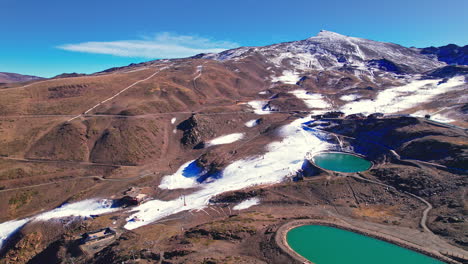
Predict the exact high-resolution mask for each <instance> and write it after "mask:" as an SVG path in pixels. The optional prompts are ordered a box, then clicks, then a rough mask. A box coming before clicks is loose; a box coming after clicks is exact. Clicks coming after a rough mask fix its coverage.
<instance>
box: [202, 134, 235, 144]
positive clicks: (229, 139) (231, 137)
mask: <svg viewBox="0 0 468 264" xmlns="http://www.w3.org/2000/svg"><path fill="white" fill-rule="evenodd" d="M243 138H244V133H232V134H228V135H224V136H220V137H217V138H214V139H212V140H210V141H208V142H207V143H206V146H207V147H210V146H216V145H224V144H231V143H233V142H236V141H239V140H241V139H243Z"/></svg>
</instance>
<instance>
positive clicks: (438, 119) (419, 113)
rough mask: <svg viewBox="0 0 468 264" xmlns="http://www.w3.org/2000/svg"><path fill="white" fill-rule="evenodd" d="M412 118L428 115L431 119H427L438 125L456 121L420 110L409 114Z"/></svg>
mask: <svg viewBox="0 0 468 264" xmlns="http://www.w3.org/2000/svg"><path fill="white" fill-rule="evenodd" d="M411 115H412V116H416V117H425V116H426V115H430V116H431V117H430V118H429V120H433V121H436V122H440V123H452V122H455V121H457V120H454V119H451V118H448V117H446V116H444V115H442V114H435V115H434V114H431V113H430V112H428V111H424V110H421V111H417V112H415V113H413V114H411Z"/></svg>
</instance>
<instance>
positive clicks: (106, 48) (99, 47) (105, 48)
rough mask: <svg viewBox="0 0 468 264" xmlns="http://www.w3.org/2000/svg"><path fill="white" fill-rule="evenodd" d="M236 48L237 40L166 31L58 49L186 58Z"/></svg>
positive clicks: (155, 57) (237, 45) (162, 57)
mask: <svg viewBox="0 0 468 264" xmlns="http://www.w3.org/2000/svg"><path fill="white" fill-rule="evenodd" d="M236 47H239V44H237V43H235V42H229V41H216V40H211V39H208V38H203V37H198V36H184V35H177V34H172V33H167V32H164V33H158V34H156V35H154V36H153V37H144V38H142V39H140V40H117V41H107V42H95V41H91V42H82V43H77V44H65V45H60V46H58V47H57V48H59V49H63V50H68V51H76V52H86V53H97V54H108V55H114V56H120V57H141V58H148V59H168V58H184V57H189V56H193V55H196V54H199V53H218V52H221V51H223V50H226V49H232V48H236Z"/></svg>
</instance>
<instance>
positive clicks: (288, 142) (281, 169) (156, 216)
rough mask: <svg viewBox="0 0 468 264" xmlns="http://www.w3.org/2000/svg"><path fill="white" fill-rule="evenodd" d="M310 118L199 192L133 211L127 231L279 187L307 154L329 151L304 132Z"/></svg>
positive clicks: (289, 127)
mask: <svg viewBox="0 0 468 264" xmlns="http://www.w3.org/2000/svg"><path fill="white" fill-rule="evenodd" d="M306 121H310V118H304V119H297V120H295V121H293V122H292V123H291V124H288V125H285V126H283V127H282V128H281V129H280V131H279V133H280V135H281V136H282V137H283V140H281V141H277V142H272V143H270V144H268V145H267V147H266V148H267V152H266V153H265V154H264V155H263V156H254V157H250V158H246V159H242V160H238V161H235V162H233V163H231V164H230V165H228V166H227V167H226V168H225V169H224V170H223V171H222V172H221V178H219V179H217V180H215V181H211V182H208V183H202V184H200V190H198V191H196V192H193V193H191V194H188V195H186V196H185V200H186V205H185V206H184V201H183V198H182V197H179V198H177V199H174V200H171V201H161V200H152V201H148V202H145V203H143V204H141V205H139V206H137V207H135V208H134V213H133V214H132V215H130V216H129V217H128V218H127V221H128V222H127V224H126V225H125V228H126V229H130V230H131V229H135V228H138V227H141V226H144V225H147V224H150V223H152V222H155V221H157V220H160V219H162V218H164V217H166V216H169V215H173V214H176V213H179V212H182V211H188V210H197V209H202V208H204V207H206V206H207V205H208V203H209V200H210V198H211V197H213V196H215V195H218V194H221V193H224V192H228V191H235V190H240V189H244V188H248V187H251V186H256V185H270V184H275V183H279V182H281V181H282V180H284V178H285V177H286V176H287V175H288V174H289V173H290V172H291V171H296V170H298V169H300V168H301V166H302V163H303V160H304V157H305V155H306V154H307V152H316V151H322V150H327V149H330V147H331V146H332V145H331V144H329V143H327V142H324V141H322V140H320V139H319V137H317V136H315V135H314V134H313V132H306V131H304V130H303V128H302V123H303V122H306Z"/></svg>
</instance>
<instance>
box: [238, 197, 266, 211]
mask: <svg viewBox="0 0 468 264" xmlns="http://www.w3.org/2000/svg"><path fill="white" fill-rule="evenodd" d="M257 204H260V199H258V198H257V197H254V198H250V199H247V200H245V201H243V202H241V203H239V204H237V205H236V206H234V207H233V208H232V209H234V210H244V209H247V208H250V207H252V206H254V205H257Z"/></svg>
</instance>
